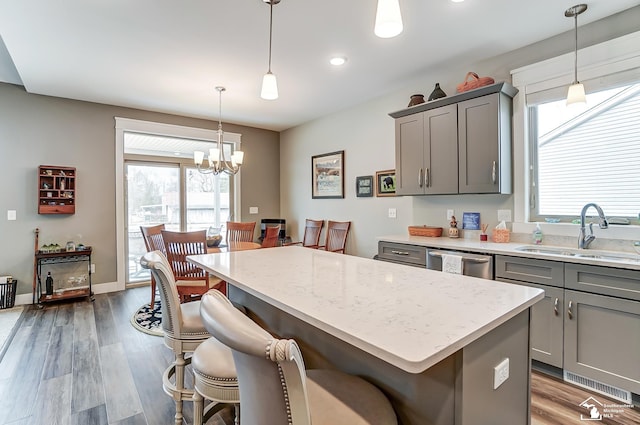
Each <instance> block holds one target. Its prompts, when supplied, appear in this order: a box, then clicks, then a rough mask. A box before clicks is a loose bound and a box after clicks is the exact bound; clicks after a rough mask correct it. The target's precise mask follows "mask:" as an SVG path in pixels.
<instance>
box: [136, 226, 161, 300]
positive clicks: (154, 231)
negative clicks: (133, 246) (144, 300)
mask: <svg viewBox="0 0 640 425" xmlns="http://www.w3.org/2000/svg"><path fill="white" fill-rule="evenodd" d="M163 230H164V223H163V224H158V225H156V226H140V233H142V238H143V239H144V245H145V247H146V248H147V252H152V251H160V252H162V253H163V254H164V255H165V257H166V255H167V250H166V249H165V247H164V241H163V240H162V233H161V232H162V231H163ZM155 302H156V279H155V278H154V277H153V273H151V302H150V303H149V306H150V308H151V310H153V304H154V303H155Z"/></svg>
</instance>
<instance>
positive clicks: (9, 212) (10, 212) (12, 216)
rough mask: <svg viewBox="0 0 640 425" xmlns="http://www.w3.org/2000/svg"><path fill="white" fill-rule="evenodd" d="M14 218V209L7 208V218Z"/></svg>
mask: <svg viewBox="0 0 640 425" xmlns="http://www.w3.org/2000/svg"><path fill="white" fill-rule="evenodd" d="M15 219H16V210H7V220H15Z"/></svg>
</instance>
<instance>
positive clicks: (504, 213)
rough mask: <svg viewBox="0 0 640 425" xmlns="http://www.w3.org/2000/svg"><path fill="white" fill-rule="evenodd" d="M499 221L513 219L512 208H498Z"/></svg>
mask: <svg viewBox="0 0 640 425" xmlns="http://www.w3.org/2000/svg"><path fill="white" fill-rule="evenodd" d="M498 221H505V222H510V221H511V210H498Z"/></svg>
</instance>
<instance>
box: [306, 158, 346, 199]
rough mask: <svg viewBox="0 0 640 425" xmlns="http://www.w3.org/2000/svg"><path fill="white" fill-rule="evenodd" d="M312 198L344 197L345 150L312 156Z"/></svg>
mask: <svg viewBox="0 0 640 425" xmlns="http://www.w3.org/2000/svg"><path fill="white" fill-rule="evenodd" d="M311 198H312V199H331V198H344V151H336V152H329V153H325V154H321V155H314V156H312V157H311Z"/></svg>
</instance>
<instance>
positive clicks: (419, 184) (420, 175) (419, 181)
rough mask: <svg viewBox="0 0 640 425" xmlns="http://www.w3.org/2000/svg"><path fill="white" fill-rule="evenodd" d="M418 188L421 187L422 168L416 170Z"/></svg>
mask: <svg viewBox="0 0 640 425" xmlns="http://www.w3.org/2000/svg"><path fill="white" fill-rule="evenodd" d="M418 187H422V168H421V169H419V170H418Z"/></svg>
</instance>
